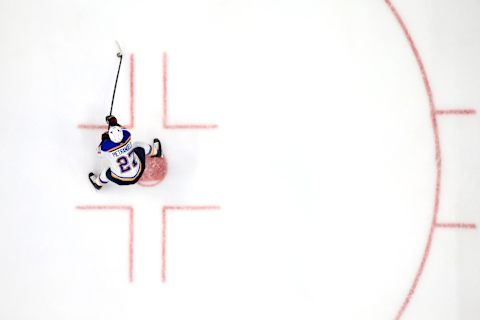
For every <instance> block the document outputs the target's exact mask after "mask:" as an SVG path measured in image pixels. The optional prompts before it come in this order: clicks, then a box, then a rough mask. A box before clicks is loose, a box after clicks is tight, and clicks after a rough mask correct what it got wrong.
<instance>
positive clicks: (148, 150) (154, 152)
mask: <svg viewBox="0 0 480 320" xmlns="http://www.w3.org/2000/svg"><path fill="white" fill-rule="evenodd" d="M133 148H134V149H135V148H142V149H143V150H144V151H145V155H146V156H151V157H162V156H163V154H162V144H161V143H160V140H158V139H157V138H155V139H153V144H152V145H150V144H148V143H144V142H135V143H134V144H133Z"/></svg>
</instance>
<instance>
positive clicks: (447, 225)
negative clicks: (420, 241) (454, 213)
mask: <svg viewBox="0 0 480 320" xmlns="http://www.w3.org/2000/svg"><path fill="white" fill-rule="evenodd" d="M435 227H437V228H458V229H476V228H477V225H476V224H474V223H437V224H435Z"/></svg>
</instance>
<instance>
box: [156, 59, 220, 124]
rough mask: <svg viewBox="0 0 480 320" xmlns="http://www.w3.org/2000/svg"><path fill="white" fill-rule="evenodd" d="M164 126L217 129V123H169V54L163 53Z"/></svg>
mask: <svg viewBox="0 0 480 320" xmlns="http://www.w3.org/2000/svg"><path fill="white" fill-rule="evenodd" d="M162 79H163V128H165V129H216V128H218V125H216V124H169V123H168V55H167V53H166V52H164V53H163V76H162Z"/></svg>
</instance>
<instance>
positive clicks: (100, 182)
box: [88, 168, 109, 190]
mask: <svg viewBox="0 0 480 320" xmlns="http://www.w3.org/2000/svg"><path fill="white" fill-rule="evenodd" d="M107 171H108V168H107V169H104V170H102V172H100V174H99V175H98V176H96V175H95V174H94V173H93V172H90V173H89V175H88V179H89V180H90V182H91V183H92V185H93V186H94V187H95V189H97V190H100V189H101V188H102V187H103V186H104V185H106V184H107V183H108V180H109V179H108V178H107Z"/></svg>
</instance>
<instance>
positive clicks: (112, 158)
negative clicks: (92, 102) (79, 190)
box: [88, 116, 163, 190]
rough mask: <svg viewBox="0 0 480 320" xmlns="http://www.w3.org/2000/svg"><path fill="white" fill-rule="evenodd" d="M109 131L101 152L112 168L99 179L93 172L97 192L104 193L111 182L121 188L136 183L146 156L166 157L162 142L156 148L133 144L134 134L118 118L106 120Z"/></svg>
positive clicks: (104, 135) (158, 141)
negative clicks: (106, 185) (102, 190)
mask: <svg viewBox="0 0 480 320" xmlns="http://www.w3.org/2000/svg"><path fill="white" fill-rule="evenodd" d="M105 120H106V121H107V123H108V125H109V130H108V131H106V132H104V133H103V134H102V142H101V143H100V145H99V146H98V148H97V152H98V153H99V154H101V155H102V156H104V157H105V158H107V159H108V161H109V162H110V167H109V168H105V169H104V170H103V171H102V172H101V173H100V174H99V175H98V176H96V175H95V174H94V173H93V172H90V173H89V175H88V178H89V180H90V182H91V183H92V184H93V186H94V187H95V189H97V190H100V189H101V188H102V187H103V186H104V185H105V184H107V183H108V182H109V181H112V182H115V183H116V184H119V185H129V184H135V183H136V182H137V181H138V180H140V178H141V177H142V174H143V172H144V170H145V166H146V164H145V157H146V156H151V157H162V156H163V155H162V146H161V144H160V140H158V139H157V138H155V139H153V145H149V144H147V143H143V142H135V143H132V141H131V138H132V136H131V134H130V132H129V131H128V130H127V129H124V128H122V126H121V125H119V124H118V122H117V118H115V117H114V116H107V117H106V118H105Z"/></svg>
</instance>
